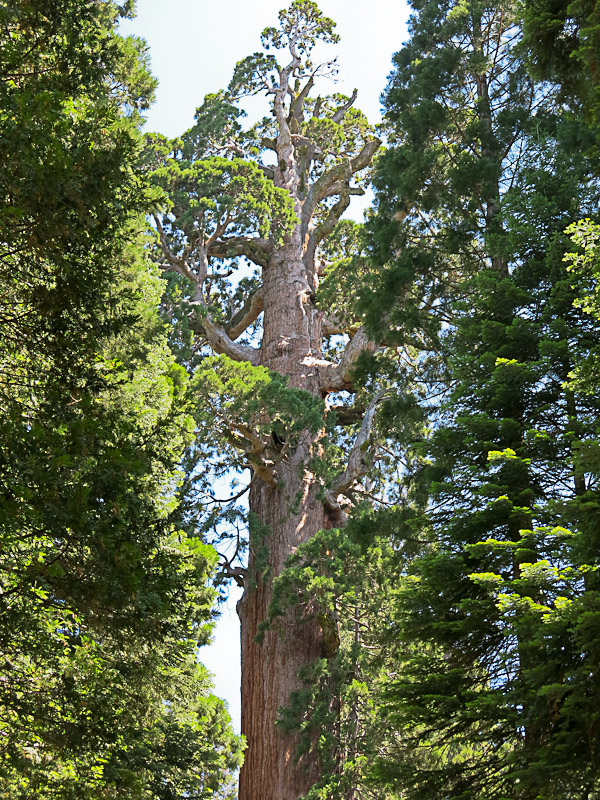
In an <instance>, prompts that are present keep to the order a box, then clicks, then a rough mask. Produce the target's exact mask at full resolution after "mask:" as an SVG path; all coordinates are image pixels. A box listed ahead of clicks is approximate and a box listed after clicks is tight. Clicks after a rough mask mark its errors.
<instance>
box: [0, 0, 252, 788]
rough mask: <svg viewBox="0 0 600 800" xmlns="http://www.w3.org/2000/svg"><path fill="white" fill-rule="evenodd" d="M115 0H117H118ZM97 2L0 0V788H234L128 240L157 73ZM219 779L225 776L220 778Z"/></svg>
mask: <svg viewBox="0 0 600 800" xmlns="http://www.w3.org/2000/svg"><path fill="white" fill-rule="evenodd" d="M126 5H127V6H129V5H130V4H126ZM126 12H127V9H126V8H123V9H121V8H120V7H119V5H118V4H116V3H112V2H96V1H95V0H89V2H87V0H86V1H85V2H71V0H64V2H54V1H53V2H46V0H35V1H34V2H16V3H9V4H6V3H2V4H0V38H1V47H0V73H1V77H2V80H1V81H0V100H1V102H0V128H1V132H2V133H1V136H0V150H1V152H2V162H3V164H4V168H3V171H2V176H1V177H0V198H1V208H0V363H1V371H0V397H1V399H2V409H3V413H2V417H1V419H0V484H1V487H2V491H1V498H0V662H1V666H0V671H1V675H0V794H2V795H3V796H6V797H11V798H15V799H16V798H31V797H36V798H40V800H44V799H45V798H51V797H52V798H57V797H59V798H63V800H67V798H75V797H76V798H78V800H87V798H90V799H91V798H97V797H100V796H102V797H107V798H123V797H128V798H148V799H149V798H168V797H173V796H184V795H185V796H188V797H206V796H208V795H209V794H210V796H213V793H214V792H215V791H222V792H223V793H224V795H227V794H229V795H230V794H231V785H230V784H231V774H232V772H233V771H234V770H235V768H236V766H237V765H238V764H239V760H240V754H241V753H240V750H241V748H240V743H239V741H238V739H237V737H235V736H234V735H233V734H232V732H231V730H230V726H229V718H228V715H227V713H226V710H225V708H224V706H223V704H222V703H221V702H220V701H218V700H217V699H216V698H215V697H213V696H212V695H211V694H210V681H209V676H208V674H207V673H206V670H204V668H203V667H202V666H201V665H199V664H198V663H197V646H198V643H199V642H204V641H205V640H206V638H207V636H208V634H209V629H210V620H211V615H212V611H211V606H212V601H213V592H212V590H210V589H209V588H208V587H207V585H206V583H207V580H208V575H209V573H210V571H211V569H212V567H213V565H214V561H215V554H214V552H213V551H212V550H211V548H209V547H207V546H205V545H199V544H198V543H197V542H193V541H191V540H187V539H186V538H185V537H184V536H182V535H181V533H180V532H178V530H177V528H176V526H175V522H176V508H175V499H174V493H175V484H176V482H177V480H178V477H177V464H178V461H179V459H180V457H181V453H182V451H183V448H184V446H185V444H186V442H187V441H188V440H189V435H190V431H191V426H192V421H191V416H190V404H189V400H188V399H187V397H186V376H185V372H184V371H183V369H182V368H181V367H178V366H177V365H175V364H174V363H173V357H172V356H171V354H170V353H169V350H168V347H167V342H166V335H165V333H164V330H163V329H162V326H161V324H160V322H159V320H158V317H157V311H156V309H157V305H158V302H159V299H160V295H161V292H162V284H161V282H160V280H159V278H158V276H157V275H156V274H154V273H153V270H152V268H150V266H149V264H148V261H147V258H146V257H145V256H144V241H143V238H140V231H141V230H142V229H143V219H142V220H140V214H141V213H142V212H144V211H145V210H146V209H147V207H148V204H149V203H150V201H151V198H152V196H153V195H154V194H155V190H153V189H152V188H151V187H150V186H149V185H148V183H147V182H146V181H145V180H144V179H143V176H142V174H141V169H140V165H141V161H140V150H141V142H140V137H139V134H138V131H137V123H138V122H139V119H140V113H141V111H143V109H144V108H145V107H146V106H147V103H148V102H149V100H150V98H151V95H152V90H153V87H154V80H153V79H152V77H151V75H150V74H149V72H148V70H147V65H146V61H145V55H144V47H143V43H142V42H141V41H138V40H134V39H123V38H121V37H120V36H119V35H118V34H117V32H116V26H117V23H118V19H119V15H120V14H121V13H126ZM228 784H229V787H228Z"/></svg>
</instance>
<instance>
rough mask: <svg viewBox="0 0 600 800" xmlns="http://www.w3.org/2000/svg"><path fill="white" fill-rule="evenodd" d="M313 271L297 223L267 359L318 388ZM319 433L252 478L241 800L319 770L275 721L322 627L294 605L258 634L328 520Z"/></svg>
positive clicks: (284, 797)
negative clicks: (286, 575) (272, 470)
mask: <svg viewBox="0 0 600 800" xmlns="http://www.w3.org/2000/svg"><path fill="white" fill-rule="evenodd" d="M311 277H312V276H309V275H307V271H306V267H305V265H304V264H303V262H302V244H301V241H300V231H299V229H297V230H295V231H294V232H293V233H292V234H291V235H290V237H289V240H288V242H287V244H286V245H285V246H284V247H282V248H281V249H280V251H279V252H278V253H277V254H276V255H275V256H274V258H273V261H272V264H271V266H270V267H269V268H268V269H267V270H265V274H264V278H263V291H264V298H265V300H264V302H265V314H264V323H263V329H264V333H263V341H262V345H261V363H262V364H263V365H265V366H267V367H269V368H270V369H273V370H276V371H277V372H279V373H281V374H283V375H286V376H287V377H288V379H289V383H290V385H291V386H295V387H297V388H302V389H304V390H305V391H308V392H310V393H312V394H314V395H318V394H319V390H320V387H319V384H318V375H317V372H316V370H315V369H314V367H311V366H310V359H311V358H314V357H318V356H319V355H320V350H321V331H320V315H319V313H318V312H317V311H316V309H315V307H314V304H313V300H312V298H313V287H312V286H311V285H310V279H311ZM307 361H308V363H307ZM317 438H318V437H315V436H314V434H311V433H309V432H306V433H305V434H303V435H302V436H301V437H300V439H299V441H298V444H297V446H296V447H295V449H294V450H293V452H291V453H290V456H289V459H287V460H285V461H282V462H281V463H280V464H279V465H278V468H277V480H278V486H277V487H276V488H274V487H271V486H268V485H267V484H266V483H264V482H263V481H261V480H260V478H258V477H257V476H254V478H253V480H252V486H251V490H250V500H249V503H250V512H251V514H252V515H255V519H256V520H257V524H258V526H267V533H266V536H264V539H263V538H261V541H257V540H256V538H255V537H254V538H253V537H251V543H250V554H249V563H248V572H247V579H246V586H245V590H244V596H243V598H242V599H241V601H240V602H239V604H238V613H239V616H240V621H241V643H242V733H243V734H244V735H245V736H246V739H247V742H248V749H247V751H246V759H245V763H244V767H243V768H242V771H241V776H240V791H239V800H298V798H299V797H301V796H302V795H303V794H305V793H306V792H307V791H308V789H309V788H310V787H311V786H312V785H313V784H314V782H315V781H316V780H317V779H318V777H319V768H318V763H317V760H316V757H315V755H314V754H308V755H305V756H303V758H302V759H300V760H299V761H298V762H297V761H296V752H295V751H296V746H297V739H296V738H295V737H293V736H289V735H287V734H285V733H283V732H282V731H281V730H279V729H277V728H276V727H275V722H276V720H277V718H278V712H279V709H280V708H281V707H282V706H286V705H287V704H288V702H289V697H290V693H291V692H292V691H293V690H294V689H296V688H298V687H299V681H298V677H297V675H298V672H299V670H300V669H301V668H302V667H303V666H305V665H306V664H308V663H310V662H311V661H313V660H314V659H316V658H318V657H320V656H321V655H322V652H321V650H322V637H321V631H320V628H319V626H318V624H317V622H316V621H304V622H303V621H302V620H301V619H298V615H297V614H296V613H295V612H290V613H289V614H288V615H287V616H286V617H284V618H283V621H282V622H281V624H279V625H278V626H277V630H273V631H268V632H267V633H266V635H265V637H264V639H263V641H262V643H261V644H257V643H256V642H255V641H254V637H255V636H256V634H257V631H258V626H259V625H260V623H261V622H262V621H263V620H264V619H266V616H267V611H268V606H269V602H270V600H271V595H272V581H273V579H274V578H275V577H276V576H277V575H279V573H280V572H281V569H282V567H283V565H284V563H285V560H286V558H287V557H288V556H289V555H290V554H291V553H293V552H294V550H295V549H296V548H297V547H298V546H299V545H301V544H302V543H304V542H306V541H308V540H309V539H310V538H311V537H312V536H313V535H314V534H315V533H316V532H317V531H318V530H319V529H320V528H322V527H323V526H324V507H323V503H322V501H321V500H320V499H319V498H318V496H317V493H318V486H317V483H316V481H315V478H314V476H313V475H312V473H311V472H310V468H309V462H310V459H311V457H313V456H314V455H315V452H316V450H315V448H316V447H317V446H318V445H317V441H316V439H317ZM262 530H264V528H263V529H262ZM265 567H266V568H267V570H268V573H267V574H266V575H265ZM298 613H301V612H298Z"/></svg>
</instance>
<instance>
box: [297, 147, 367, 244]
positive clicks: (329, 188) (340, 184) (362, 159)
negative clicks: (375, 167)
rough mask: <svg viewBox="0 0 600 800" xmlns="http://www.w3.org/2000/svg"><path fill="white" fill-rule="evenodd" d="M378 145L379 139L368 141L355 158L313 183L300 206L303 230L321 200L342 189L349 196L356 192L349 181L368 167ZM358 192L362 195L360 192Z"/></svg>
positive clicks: (306, 227) (329, 171) (338, 192)
mask: <svg viewBox="0 0 600 800" xmlns="http://www.w3.org/2000/svg"><path fill="white" fill-rule="evenodd" d="M380 145H381V140H380V139H369V141H368V142H366V143H365V145H364V147H363V148H362V150H361V151H360V153H359V154H358V155H357V156H355V158H352V159H347V160H346V161H344V162H342V163H341V164H336V166H335V167H332V168H331V169H330V170H328V171H327V172H326V173H325V174H324V175H321V177H320V178H319V179H318V180H317V181H315V183H314V184H313V185H312V186H311V188H310V190H309V192H308V195H307V197H306V200H305V201H304V203H303V206H302V224H303V226H304V227H305V229H308V225H309V223H310V220H311V218H312V215H313V213H314V211H315V208H316V207H317V205H318V204H319V203H320V202H321V201H322V200H325V198H327V197H332V196H333V195H336V194H341V193H342V191H343V190H344V188H346V189H348V191H349V192H350V194H355V193H356V190H354V191H353V190H352V189H350V186H349V185H350V179H351V178H352V176H353V175H355V174H356V173H357V172H360V170H361V169H364V168H365V167H368V166H369V164H370V163H371V161H372V160H373V156H374V155H375V153H376V152H377V150H378V149H379V147H380ZM358 191H359V192H361V193H362V190H358Z"/></svg>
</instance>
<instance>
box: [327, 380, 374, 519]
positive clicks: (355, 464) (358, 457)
mask: <svg viewBox="0 0 600 800" xmlns="http://www.w3.org/2000/svg"><path fill="white" fill-rule="evenodd" d="M383 396H384V392H378V393H377V394H376V395H375V397H374V398H373V399H372V400H371V402H370V403H369V405H368V406H367V409H366V411H365V413H364V416H363V419H362V424H361V426H360V430H359V432H358V434H357V436H356V439H355V440H354V444H353V445H352V450H351V451H350V455H349V456H348V464H347V465H346V469H345V470H344V471H343V472H340V473H339V474H338V475H336V477H335V478H334V479H333V481H332V482H331V486H330V487H329V489H328V490H327V491H326V492H325V500H326V502H327V505H328V506H329V507H330V508H331V509H334V510H337V509H339V508H340V505H339V502H338V495H340V494H347V493H348V491H349V490H350V489H351V488H352V486H354V485H355V484H356V481H357V480H358V479H359V478H361V477H362V476H363V475H366V473H367V471H368V470H369V467H370V463H369V458H368V450H369V442H370V439H371V430H372V428H373V420H374V418H375V412H376V410H377V406H378V405H379V403H380V402H381V400H382V398H383Z"/></svg>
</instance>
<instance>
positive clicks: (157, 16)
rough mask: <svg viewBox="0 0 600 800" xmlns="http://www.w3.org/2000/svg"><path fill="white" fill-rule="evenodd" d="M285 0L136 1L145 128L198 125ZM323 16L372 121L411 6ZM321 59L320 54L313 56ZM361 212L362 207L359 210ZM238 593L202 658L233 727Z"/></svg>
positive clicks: (256, 111) (257, 105)
mask: <svg viewBox="0 0 600 800" xmlns="http://www.w3.org/2000/svg"><path fill="white" fill-rule="evenodd" d="M284 4H285V0H256V2H248V0H219V2H215V0H169V3H168V4H165V2H164V0H138V3H137V8H138V14H137V17H136V18H135V19H134V20H132V21H130V22H129V21H127V22H125V23H124V24H123V25H122V31H123V33H124V34H134V35H137V36H142V37H143V38H145V39H146V41H147V42H148V44H149V45H150V54H151V63H152V71H153V72H154V74H155V75H156V77H157V78H158V80H159V87H158V92H157V99H156V103H155V104H154V106H153V107H152V108H151V109H150V111H149V113H148V121H147V124H146V130H149V131H156V132H159V133H162V134H164V135H166V136H170V137H175V136H178V135H180V134H181V133H183V132H184V131H185V130H187V129H188V128H189V127H191V125H192V124H193V119H194V112H195V110H196V108H197V107H198V106H199V105H200V104H201V103H202V100H203V98H204V95H206V94H208V93H210V92H216V91H218V90H219V89H222V88H224V87H225V86H227V84H228V83H229V80H230V78H231V74H232V71H233V67H234V66H235V63H236V62H237V61H239V60H240V59H242V58H244V56H246V55H249V54H250V53H252V52H254V51H256V50H259V49H260V33H261V31H262V30H263V28H265V27H267V25H276V24H277V12H278V11H279V10H280V9H281V8H282V7H283V6H284ZM319 6H320V8H321V10H322V11H323V13H324V14H326V15H327V16H328V17H331V18H332V19H333V20H334V21H335V22H337V29H336V30H337V33H339V35H340V37H341V41H340V43H339V44H337V45H329V46H327V47H326V48H324V49H323V50H322V51H319V52H318V53H317V54H316V56H317V58H320V60H330V59H332V58H334V57H336V56H337V58H338V66H339V76H338V81H337V83H336V84H331V83H329V82H328V83H329V85H328V86H325V87H324V89H323V90H322V91H323V92H324V93H330V92H332V91H335V92H342V93H344V94H348V95H350V94H351V93H352V91H353V89H355V88H356V89H357V90H358V99H357V102H356V105H357V107H358V108H360V109H361V110H362V111H363V112H365V114H366V115H367V117H368V118H369V120H370V121H371V122H373V123H377V122H379V121H380V119H381V113H380V104H379V98H380V95H381V93H382V91H383V90H384V88H385V85H386V81H387V76H388V74H389V73H390V71H391V59H392V54H393V53H394V52H396V51H397V50H399V49H400V47H401V46H402V44H403V42H404V41H405V40H406V38H407V32H406V22H407V19H408V15H409V10H408V6H407V4H406V2H405V1H404V0H321V1H320V2H319ZM315 60H317V59H315ZM247 110H248V113H249V116H250V119H252V118H258V117H262V116H263V115H265V114H266V113H268V110H267V108H266V105H265V104H264V103H263V102H262V101H261V100H260V99H258V98H256V99H253V100H252V101H251V105H250V106H249V107H248V108H247ZM357 210H358V209H357ZM355 213H356V212H355ZM238 596H239V594H238V595H235V594H234V595H233V596H232V597H231V599H230V600H229V602H228V604H227V606H226V607H224V608H223V610H222V615H221V618H220V620H219V623H218V625H217V628H216V633H215V640H214V642H213V644H212V645H211V646H210V647H207V648H204V649H203V650H202V652H201V659H202V661H203V662H204V663H205V664H206V666H207V667H208V668H209V669H210V670H211V672H213V674H214V676H215V690H216V693H217V694H218V695H219V696H220V697H223V698H224V699H225V700H226V701H227V703H228V705H229V710H230V712H231V716H232V719H233V722H234V726H235V728H236V730H239V727H240V722H239V719H240V699H239V685H240V668H239V662H240V655H239V626H238V622H237V616H236V613H235V601H236V599H237V597H238Z"/></svg>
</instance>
